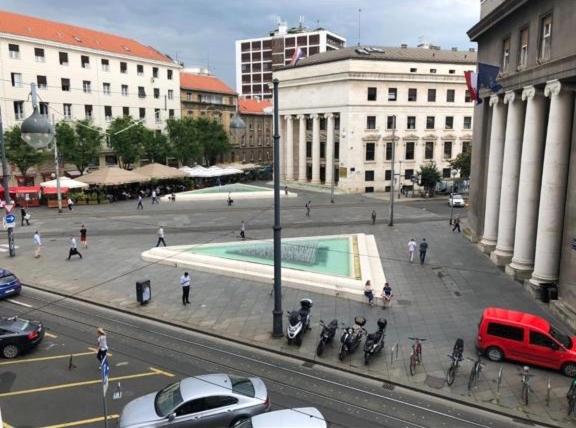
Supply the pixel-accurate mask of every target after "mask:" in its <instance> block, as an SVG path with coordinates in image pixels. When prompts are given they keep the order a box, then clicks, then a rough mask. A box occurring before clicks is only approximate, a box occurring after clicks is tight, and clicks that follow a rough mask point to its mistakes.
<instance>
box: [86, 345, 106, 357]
mask: <svg viewBox="0 0 576 428" xmlns="http://www.w3.org/2000/svg"><path fill="white" fill-rule="evenodd" d="M88 349H89V350H90V351H92V352H94V353H96V352H98V349H96V348H93V347H92V346H89V347H88ZM106 355H108V356H109V357H111V356H112V352H107V353H106Z"/></svg>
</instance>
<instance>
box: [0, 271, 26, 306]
mask: <svg viewBox="0 0 576 428" xmlns="http://www.w3.org/2000/svg"><path fill="white" fill-rule="evenodd" d="M21 291H22V284H20V280H19V279H18V278H16V275H14V274H13V273H12V272H10V271H9V270H6V269H0V299H3V298H5V297H8V296H17V295H18V294H20V292H21Z"/></svg>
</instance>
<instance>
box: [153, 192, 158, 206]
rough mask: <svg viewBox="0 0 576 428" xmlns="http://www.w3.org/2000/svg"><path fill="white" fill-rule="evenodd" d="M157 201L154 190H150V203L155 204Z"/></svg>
mask: <svg viewBox="0 0 576 428" xmlns="http://www.w3.org/2000/svg"><path fill="white" fill-rule="evenodd" d="M157 203H158V199H157V196H156V190H152V205H154V204H157Z"/></svg>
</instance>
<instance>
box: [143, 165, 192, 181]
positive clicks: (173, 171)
mask: <svg viewBox="0 0 576 428" xmlns="http://www.w3.org/2000/svg"><path fill="white" fill-rule="evenodd" d="M132 172H135V173H136V174H140V175H143V176H144V177H149V178H153V179H157V180H166V179H170V178H182V177H187V176H188V174H186V172H184V171H180V170H179V169H178V168H172V167H171V166H166V165H162V164H160V163H151V164H148V165H145V166H141V167H140V168H136V169H134V170H133V171H132Z"/></svg>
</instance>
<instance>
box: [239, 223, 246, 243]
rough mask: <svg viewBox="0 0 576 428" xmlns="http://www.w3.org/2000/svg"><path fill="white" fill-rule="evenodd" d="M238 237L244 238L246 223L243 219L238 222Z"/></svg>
mask: <svg viewBox="0 0 576 428" xmlns="http://www.w3.org/2000/svg"><path fill="white" fill-rule="evenodd" d="M240 238H242V240H244V239H246V224H245V223H244V220H242V222H241V223H240Z"/></svg>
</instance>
